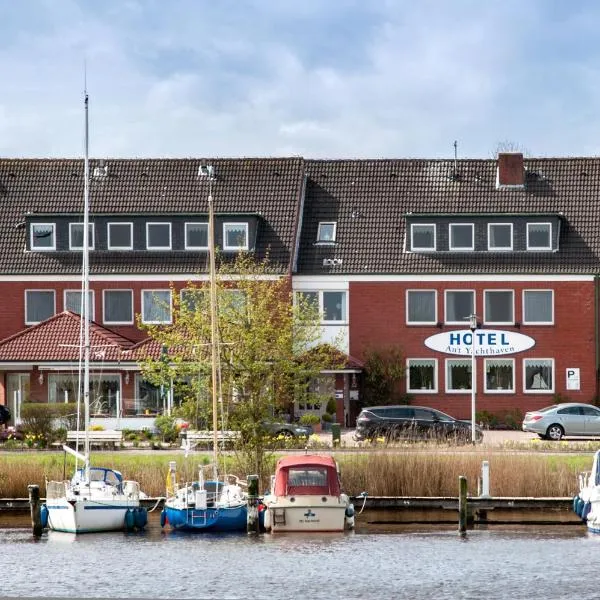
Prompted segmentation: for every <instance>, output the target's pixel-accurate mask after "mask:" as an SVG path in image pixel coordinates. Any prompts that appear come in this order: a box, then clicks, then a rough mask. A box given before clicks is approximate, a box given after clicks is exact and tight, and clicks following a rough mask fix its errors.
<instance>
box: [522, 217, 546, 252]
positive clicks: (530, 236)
mask: <svg viewBox="0 0 600 600" xmlns="http://www.w3.org/2000/svg"><path fill="white" fill-rule="evenodd" d="M527 250H552V224H551V223H527Z"/></svg>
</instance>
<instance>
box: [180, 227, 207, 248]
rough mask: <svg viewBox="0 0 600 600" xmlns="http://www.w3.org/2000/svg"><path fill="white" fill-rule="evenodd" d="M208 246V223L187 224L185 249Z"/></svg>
mask: <svg viewBox="0 0 600 600" xmlns="http://www.w3.org/2000/svg"><path fill="white" fill-rule="evenodd" d="M207 248H208V223H186V224H185V249H186V250H206V249H207Z"/></svg>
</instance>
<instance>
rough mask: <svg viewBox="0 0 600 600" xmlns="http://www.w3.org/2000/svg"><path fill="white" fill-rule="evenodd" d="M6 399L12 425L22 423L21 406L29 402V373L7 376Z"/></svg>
mask: <svg viewBox="0 0 600 600" xmlns="http://www.w3.org/2000/svg"><path fill="white" fill-rule="evenodd" d="M6 398H7V400H8V408H9V410H10V414H11V417H10V424H11V425H18V424H19V423H20V422H21V405H22V404H23V403H24V402H29V373H8V375H7V376H6Z"/></svg>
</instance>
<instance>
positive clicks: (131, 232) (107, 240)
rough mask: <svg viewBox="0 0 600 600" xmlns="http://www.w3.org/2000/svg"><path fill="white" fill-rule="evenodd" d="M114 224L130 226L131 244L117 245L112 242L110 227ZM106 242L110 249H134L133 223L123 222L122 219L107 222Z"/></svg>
mask: <svg viewBox="0 0 600 600" xmlns="http://www.w3.org/2000/svg"><path fill="white" fill-rule="evenodd" d="M112 225H118V226H120V227H122V226H125V225H127V226H129V245H128V246H116V245H113V244H111V243H110V228H111V226H112ZM106 244H107V248H108V249H109V250H133V223H129V222H128V223H123V222H122V221H112V222H110V223H107V224H106Z"/></svg>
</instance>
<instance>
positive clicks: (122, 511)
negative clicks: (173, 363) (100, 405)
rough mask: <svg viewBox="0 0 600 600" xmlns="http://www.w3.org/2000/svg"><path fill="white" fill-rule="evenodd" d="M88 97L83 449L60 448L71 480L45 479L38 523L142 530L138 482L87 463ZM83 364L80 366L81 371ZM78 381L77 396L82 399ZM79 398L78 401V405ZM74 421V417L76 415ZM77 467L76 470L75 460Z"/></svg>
mask: <svg viewBox="0 0 600 600" xmlns="http://www.w3.org/2000/svg"><path fill="white" fill-rule="evenodd" d="M88 154H89V153H88V95H87V92H86V93H85V163H84V176H85V183H84V212H83V267H82V295H81V321H82V328H83V331H82V335H81V336H80V344H79V347H80V361H79V362H80V375H81V370H83V405H84V425H85V431H84V432H83V434H82V438H83V443H84V448H83V453H81V452H79V449H78V448H77V447H76V449H75V450H73V449H72V448H70V447H69V446H63V449H64V450H65V452H67V453H69V454H71V455H73V456H74V457H75V474H74V475H73V477H72V479H71V480H70V481H48V482H46V504H45V505H44V507H43V508H42V521H43V522H44V521H45V524H47V526H48V527H49V528H50V529H51V530H54V531H63V532H68V533H90V532H101V531H115V530H117V531H118V530H131V529H134V528H138V529H142V528H143V527H144V526H145V524H146V521H147V518H148V516H147V513H146V510H145V509H144V508H143V507H141V506H140V497H141V496H143V494H142V492H140V486H139V483H138V482H137V481H125V480H123V476H122V475H121V473H120V472H119V471H116V470H114V469H108V468H104V467H92V466H91V463H90V440H89V429H90V401H89V387H90V320H89V314H90V306H89V155H88ZM81 365H82V369H81ZM81 389H82V386H81V381H80V385H79V390H80V394H79V398H78V400H80V399H81ZM79 405H80V402H79V401H78V406H79ZM78 421H79V419H78ZM79 461H80V462H81V465H82V466H81V467H80V468H78V463H79Z"/></svg>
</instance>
